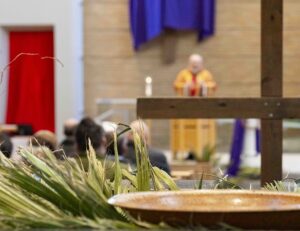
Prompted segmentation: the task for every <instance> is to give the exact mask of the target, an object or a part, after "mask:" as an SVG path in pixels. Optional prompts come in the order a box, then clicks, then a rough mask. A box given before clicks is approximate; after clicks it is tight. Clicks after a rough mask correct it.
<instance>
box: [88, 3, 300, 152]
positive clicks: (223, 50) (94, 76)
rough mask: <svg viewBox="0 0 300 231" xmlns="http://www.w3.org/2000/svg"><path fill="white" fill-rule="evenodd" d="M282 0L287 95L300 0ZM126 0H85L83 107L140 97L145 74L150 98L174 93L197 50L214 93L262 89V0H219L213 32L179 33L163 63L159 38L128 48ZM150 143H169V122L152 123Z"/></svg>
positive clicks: (298, 53) (296, 66)
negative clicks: (169, 60)
mask: <svg viewBox="0 0 300 231" xmlns="http://www.w3.org/2000/svg"><path fill="white" fill-rule="evenodd" d="M284 2H285V35H284V36H285V47H284V48H285V51H284V54H285V58H284V64H285V66H284V74H285V86H284V94H285V95H286V96H297V95H300V94H299V93H298V86H299V85H300V77H298V75H299V73H300V63H299V60H300V39H299V36H300V1H299V0H284ZM127 10H128V1H127V0H85V2H84V14H85V109H86V113H87V114H88V115H91V116H94V115H95V114H96V113H97V107H96V105H95V99H96V98H99V97H138V96H140V95H143V91H144V77H145V76H147V75H151V76H152V77H153V80H154V86H153V87H154V96H170V95H174V93H173V89H172V82H173V80H174V78H175V76H176V74H177V72H178V71H179V70H180V69H182V68H184V67H185V65H186V61H187V58H188V56H189V55H190V54H191V53H201V54H202V55H203V56H204V57H205V61H206V66H207V68H208V69H209V70H211V72H212V73H213V74H214V76H215V79H216V81H217V82H218V84H219V89H218V92H217V96H219V97H222V96H234V97H235V96H236V97H246V96H258V95H259V92H260V87H259V80H260V0H217V30H216V35H215V36H214V37H213V38H211V39H209V40H207V41H205V42H203V43H197V41H196V36H197V35H196V33H178V38H177V46H176V48H175V49H176V61H175V62H174V63H173V64H169V65H166V64H163V62H162V58H161V56H162V49H161V48H162V38H158V39H156V40H155V41H152V42H151V43H149V44H148V45H146V46H145V47H144V48H143V49H142V50H141V51H139V52H138V53H135V52H134V51H133V50H132V45H131V36H130V32H129V25H128V11H127ZM153 132H154V134H153V135H154V143H155V144H157V145H162V146H167V143H168V123H166V122H164V121H158V122H156V123H153Z"/></svg>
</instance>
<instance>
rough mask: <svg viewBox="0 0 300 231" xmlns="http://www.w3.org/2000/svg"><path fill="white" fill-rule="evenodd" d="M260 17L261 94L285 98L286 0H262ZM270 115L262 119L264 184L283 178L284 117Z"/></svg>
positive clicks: (262, 177)
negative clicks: (284, 5) (284, 35)
mask: <svg viewBox="0 0 300 231" xmlns="http://www.w3.org/2000/svg"><path fill="white" fill-rule="evenodd" d="M261 20H262V24H261V55H262V57H261V96H262V97H282V86H283V0H261ZM268 106H269V105H268V103H266V104H265V107H266V110H267V108H268ZM277 106H278V107H281V105H280V102H278V104H277ZM269 116H270V118H269V119H262V120H261V121H262V123H261V124H262V129H261V130H262V138H261V147H262V166H261V167H262V168H261V171H262V173H261V183H262V185H263V184H265V183H267V182H272V181H274V180H281V179H282V151H283V150H282V119H273V116H274V115H273V114H272V113H271V114H270V115H269Z"/></svg>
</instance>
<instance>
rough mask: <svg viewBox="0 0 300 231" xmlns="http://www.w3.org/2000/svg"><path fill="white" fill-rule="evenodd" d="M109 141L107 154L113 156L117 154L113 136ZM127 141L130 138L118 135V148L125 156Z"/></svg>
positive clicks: (119, 152)
mask: <svg viewBox="0 0 300 231" xmlns="http://www.w3.org/2000/svg"><path fill="white" fill-rule="evenodd" d="M108 142H109V144H110V145H109V146H108V147H107V154H108V155H112V156H113V155H115V142H114V140H113V138H111V139H110V140H108ZM127 142H128V140H127V139H126V138H125V137H124V136H120V137H118V140H117V149H118V154H119V155H120V156H124V155H125V154H126V152H127Z"/></svg>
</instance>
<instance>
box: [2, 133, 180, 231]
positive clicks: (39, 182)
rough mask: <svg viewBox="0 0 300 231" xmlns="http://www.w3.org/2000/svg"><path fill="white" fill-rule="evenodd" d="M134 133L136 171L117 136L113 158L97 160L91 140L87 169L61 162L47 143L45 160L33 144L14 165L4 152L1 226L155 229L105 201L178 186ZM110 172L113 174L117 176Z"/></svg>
mask: <svg viewBox="0 0 300 231" xmlns="http://www.w3.org/2000/svg"><path fill="white" fill-rule="evenodd" d="M128 129H129V128H126V130H128ZM133 137H134V143H135V150H136V158H137V169H136V171H135V172H131V171H130V170H129V169H124V168H122V167H121V164H120V161H119V155H118V150H117V146H116V144H117V142H116V140H117V134H115V135H114V144H115V147H114V148H115V162H114V163H111V162H109V161H101V160H98V159H97V156H96V153H95V151H94V150H93V149H92V147H91V144H89V145H90V148H89V151H88V152H87V161H88V169H85V168H84V167H83V164H82V163H81V162H80V161H76V160H75V159H68V158H66V159H65V160H63V161H60V160H57V159H56V158H55V155H54V153H53V152H51V151H50V150H48V149H47V148H44V147H41V151H42V152H43V158H39V157H37V156H36V155H35V154H34V153H33V151H32V150H31V149H30V148H27V149H26V148H25V149H24V148H23V149H20V151H19V155H21V156H22V158H23V159H24V162H25V163H23V164H16V163H14V162H13V161H12V160H10V159H7V158H6V157H5V156H4V155H2V154H0V228H1V229H26V228H29V229H33V228H34V229H35V228H39V229H44V228H47V229H48V228H51V229H65V228H89V229H100V230H101V229H103V230H107V229H113V230H114V229H140V228H141V227H142V228H151V227H153V226H152V225H150V224H145V223H142V222H140V221H136V220H134V219H133V218H131V217H130V216H128V215H127V214H125V213H124V212H123V211H121V210H120V209H118V208H115V207H113V206H111V205H109V204H108V203H107V200H108V199H109V198H110V197H111V196H113V195H115V194H118V193H130V192H136V191H149V190H177V189H178V188H177V185H176V184H175V182H174V181H173V180H172V178H171V177H170V176H169V175H168V174H166V173H165V172H163V171H162V170H160V169H158V168H153V167H152V166H151V164H150V161H149V157H148V151H147V146H146V145H145V142H144V140H143V139H142V138H141V137H140V136H139V135H138V134H137V133H136V132H134V131H133ZM111 170H113V171H111ZM109 172H113V175H114V176H113V178H111V177H110V176H109ZM161 228H162V227H161Z"/></svg>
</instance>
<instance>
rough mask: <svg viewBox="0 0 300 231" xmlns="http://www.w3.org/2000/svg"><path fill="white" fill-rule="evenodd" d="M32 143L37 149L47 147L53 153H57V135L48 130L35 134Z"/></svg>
mask: <svg viewBox="0 0 300 231" xmlns="http://www.w3.org/2000/svg"><path fill="white" fill-rule="evenodd" d="M31 142H32V145H33V146H36V147H39V146H45V147H47V148H49V149H50V150H51V151H55V150H56V149H57V139H56V135H55V134H54V133H53V132H51V131H48V130H40V131H38V132H36V133H34V135H33V138H32V139H31Z"/></svg>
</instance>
